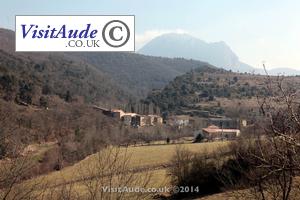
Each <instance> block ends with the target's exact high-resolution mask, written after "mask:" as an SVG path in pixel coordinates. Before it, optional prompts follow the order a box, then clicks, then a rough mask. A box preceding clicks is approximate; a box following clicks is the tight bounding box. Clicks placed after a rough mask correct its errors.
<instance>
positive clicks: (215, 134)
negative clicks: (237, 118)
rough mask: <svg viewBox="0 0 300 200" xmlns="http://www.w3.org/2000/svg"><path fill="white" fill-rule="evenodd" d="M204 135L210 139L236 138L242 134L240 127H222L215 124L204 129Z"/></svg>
mask: <svg viewBox="0 0 300 200" xmlns="http://www.w3.org/2000/svg"><path fill="white" fill-rule="evenodd" d="M202 133H203V136H204V137H205V138H207V139H208V140H220V139H228V140H230V139H235V138H237V137H239V136H240V133H241V132H240V130H239V129H228V128H220V127H218V126H215V125H211V126H208V127H207V128H203V129H202Z"/></svg>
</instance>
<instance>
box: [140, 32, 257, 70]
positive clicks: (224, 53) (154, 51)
mask: <svg viewBox="0 0 300 200" xmlns="http://www.w3.org/2000/svg"><path fill="white" fill-rule="evenodd" d="M138 53H141V54H145V55H151V56H163V57H170V58H174V57H182V58H187V59H195V60H203V61H206V62H208V63H210V64H212V65H215V66H217V67H221V68H224V69H226V70H233V71H240V72H250V71H252V70H253V69H254V68H253V67H251V66H250V65H247V64H245V63H242V62H241V61H239V58H238V56H237V55H236V54H235V53H234V52H233V51H232V50H231V49H230V47H229V46H228V45H227V44H226V43H225V42H223V41H221V42H213V43H207V42H204V41H202V40H200V39H198V38H195V37H193V36H190V35H188V34H175V33H169V34H164V35H161V36H158V37H156V38H154V39H153V40H151V41H150V42H149V43H147V44H146V45H145V46H144V47H142V48H141V49H140V50H139V51H138Z"/></svg>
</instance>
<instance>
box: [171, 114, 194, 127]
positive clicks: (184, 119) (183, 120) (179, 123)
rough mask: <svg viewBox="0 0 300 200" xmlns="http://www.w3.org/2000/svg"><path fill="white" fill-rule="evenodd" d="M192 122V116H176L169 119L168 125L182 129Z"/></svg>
mask: <svg viewBox="0 0 300 200" xmlns="http://www.w3.org/2000/svg"><path fill="white" fill-rule="evenodd" d="M189 121H190V116H188V115H174V116H170V117H168V120H167V124H168V125H170V126H176V127H178V128H182V127H184V126H188V125H189Z"/></svg>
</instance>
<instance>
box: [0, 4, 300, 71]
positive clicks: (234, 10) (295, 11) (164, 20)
mask: <svg viewBox="0 0 300 200" xmlns="http://www.w3.org/2000/svg"><path fill="white" fill-rule="evenodd" d="M1 1H2V2H1V7H0V27H5V28H10V29H14V19H15V18H14V15H22V14H27V15H30V14H35V15H37V14H41V15H47V14H49V15H50V14H51V15H53V14H64V15H68V14H73V15H76V14H93V15H103V14H106V15H117V14H123V15H126V14H133V15H135V16H136V46H137V47H138V48H139V47H141V46H142V45H143V44H144V43H146V42H147V41H149V40H151V39H152V38H153V37H155V36H158V35H160V34H163V33H167V32H179V33H181V32H184V33H189V34H191V35H193V36H195V37H197V38H200V39H202V40H204V41H207V42H216V41H221V40H222V41H224V42H226V43H227V44H228V45H229V46H230V47H231V48H232V50H233V51H234V52H235V53H236V54H237V55H238V56H239V58H240V60H241V61H243V62H245V63H248V64H250V65H252V66H255V67H260V66H261V63H262V61H265V62H266V65H267V66H268V68H274V67H290V68H295V69H299V70H300V1H298V0H284V1H283V0H251V1H250V0H249V1H248V0H247V1H246V0H186V1H182V0H170V1H168V0H148V1H146V0H107V1H103V0H42V1H38V0H26V1H25V0H24V1H23V0H1Z"/></svg>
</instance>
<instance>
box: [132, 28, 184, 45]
mask: <svg viewBox="0 0 300 200" xmlns="http://www.w3.org/2000/svg"><path fill="white" fill-rule="evenodd" d="M166 33H180V34H183V33H189V32H188V31H186V30H183V29H175V30H147V31H145V32H144V33H142V34H136V35H135V45H136V50H139V49H140V48H141V47H143V46H144V45H145V44H146V43H147V42H149V41H150V40H152V39H153V38H155V37H157V36H160V35H163V34H166Z"/></svg>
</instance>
